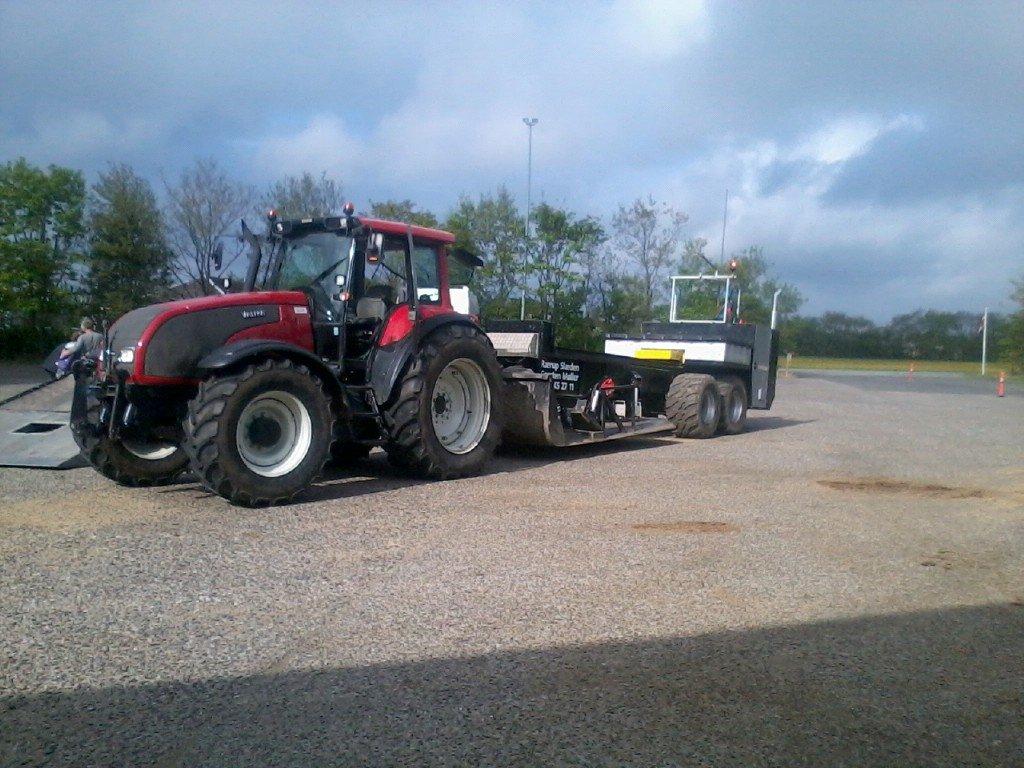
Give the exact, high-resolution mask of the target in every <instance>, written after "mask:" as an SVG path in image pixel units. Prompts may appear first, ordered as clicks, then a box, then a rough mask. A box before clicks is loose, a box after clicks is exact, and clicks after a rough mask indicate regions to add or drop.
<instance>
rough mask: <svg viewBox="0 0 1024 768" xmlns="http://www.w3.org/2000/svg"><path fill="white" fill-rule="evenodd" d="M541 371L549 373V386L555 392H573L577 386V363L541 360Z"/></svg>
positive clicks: (578, 371)
mask: <svg viewBox="0 0 1024 768" xmlns="http://www.w3.org/2000/svg"><path fill="white" fill-rule="evenodd" d="M540 369H541V372H542V373H550V374H551V388H552V389H553V390H555V391H556V392H575V391H576V390H577V389H578V388H579V381H580V366H579V363H573V362H568V361H566V360H541V361H540Z"/></svg>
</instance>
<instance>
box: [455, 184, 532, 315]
mask: <svg viewBox="0 0 1024 768" xmlns="http://www.w3.org/2000/svg"><path fill="white" fill-rule="evenodd" d="M445 229H448V230H450V231H451V232H453V233H455V237H456V245H458V246H460V247H462V248H466V249H468V250H470V251H472V252H473V253H476V254H477V255H478V256H480V258H481V259H483V262H484V266H483V267H481V268H480V269H478V270H477V274H476V277H475V279H474V283H473V285H474V291H475V293H476V294H477V296H478V297H479V299H480V311H481V314H483V316H484V317H489V318H510V317H516V318H517V317H519V297H518V293H519V291H520V290H523V289H524V288H525V286H526V283H527V279H528V277H529V265H528V260H527V255H526V240H525V232H524V224H523V217H522V216H521V215H520V213H519V209H518V208H517V207H516V203H515V199H514V198H513V197H512V195H511V193H509V191H508V189H506V188H505V187H499V188H498V192H497V194H495V195H489V194H488V195H481V196H480V197H479V198H478V199H477V200H475V201H474V200H472V199H470V198H469V197H465V196H463V197H462V198H460V199H459V204H458V206H457V207H456V208H455V210H454V211H452V212H451V213H450V214H449V215H448V219H447V221H446V222H445Z"/></svg>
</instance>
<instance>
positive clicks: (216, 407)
mask: <svg viewBox="0 0 1024 768" xmlns="http://www.w3.org/2000/svg"><path fill="white" fill-rule="evenodd" d="M274 369H279V370H294V371H295V372H296V373H299V374H301V375H303V376H308V377H309V379H310V380H311V381H313V382H315V383H316V385H317V387H318V388H319V390H320V392H321V393H322V394H324V392H323V384H322V383H321V381H320V379H319V377H317V376H313V375H312V374H311V373H310V371H309V369H308V368H307V367H306V366H304V365H301V364H296V363H293V362H292V361H291V360H288V359H283V360H275V359H270V358H268V359H266V360H263V361H261V362H259V363H256V364H250V365H247V366H245V367H244V368H241V369H239V370H237V371H235V372H233V373H227V374H222V375H219V376H216V377H211V378H208V379H206V380H205V381H203V382H201V383H200V384H199V391H198V392H197V393H196V396H195V397H194V398H193V399H192V400H190V401H189V404H188V415H187V417H186V418H185V425H184V432H185V441H184V444H185V450H186V451H187V452H188V455H189V460H190V463H191V465H192V469H193V470H194V471H195V473H196V475H197V476H198V477H199V482H200V483H202V485H203V487H204V488H206V490H208V491H210V492H211V493H216V494H217V495H219V496H223V497H224V498H225V499H227V500H228V501H230V502H231V503H232V504H238V505H241V506H247V507H261V506H268V505H277V504H284V503H286V502H288V501H290V500H291V499H292V498H293V497H294V496H295V495H297V494H298V493H300V492H301V491H302V490H303V489H301V488H300V489H297V490H295V491H294V492H292V493H290V494H287V495H283V496H273V497H271V496H258V495H253V494H250V493H248V492H246V491H244V490H242V489H239V488H236V487H235V485H234V484H232V482H231V480H230V478H229V477H228V475H227V473H226V472H225V471H224V469H223V467H222V466H221V463H220V449H219V447H218V446H217V435H218V432H219V427H220V424H219V421H218V420H219V418H220V415H221V414H222V413H223V412H224V408H225V407H226V406H227V402H228V399H229V398H230V397H231V396H232V395H233V394H234V393H235V392H236V391H237V389H238V387H239V386H240V385H241V384H242V383H243V382H245V381H247V380H249V379H251V378H252V377H253V376H255V375H256V374H257V373H263V372H268V371H271V370H274ZM324 397H326V394H324ZM332 433H333V425H332ZM329 457H330V451H327V452H326V454H325V458H324V462H323V463H322V464H321V465H320V467H319V468H318V469H317V471H316V472H315V474H314V476H313V480H316V478H317V477H319V476H320V475H321V474H322V473H323V470H324V466H325V465H326V463H327V458H329Z"/></svg>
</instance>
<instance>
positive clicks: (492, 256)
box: [0, 159, 1024, 365]
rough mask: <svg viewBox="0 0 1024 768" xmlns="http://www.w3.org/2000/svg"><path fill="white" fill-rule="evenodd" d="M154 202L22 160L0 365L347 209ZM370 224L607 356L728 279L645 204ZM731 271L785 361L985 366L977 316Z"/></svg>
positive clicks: (225, 187)
mask: <svg viewBox="0 0 1024 768" xmlns="http://www.w3.org/2000/svg"><path fill="white" fill-rule="evenodd" d="M160 191H161V192H162V196H161V198H158V196H157V193H156V191H155V190H154V188H153V186H152V185H151V184H150V182H149V181H147V180H146V179H144V178H142V177H140V176H139V175H138V174H136V173H135V171H134V170H133V169H132V168H131V167H129V166H128V165H125V164H113V165H111V166H109V167H108V168H107V169H106V170H105V171H104V172H102V173H100V174H99V176H98V179H97V180H96V182H95V183H94V184H93V185H92V186H91V187H87V185H86V183H85V179H84V176H83V175H82V173H80V172H78V171H75V170H73V169H68V168H61V167H58V166H50V167H49V168H46V169H43V168H38V167H35V166H33V165H31V164H29V163H28V162H26V161H25V160H24V159H19V160H16V161H12V162H9V163H7V164H6V165H3V166H0V357H12V356H18V355H37V354H40V353H43V352H45V351H46V350H48V349H49V348H50V347H52V346H53V344H55V343H57V342H58V341H60V340H62V339H63V338H64V337H65V336H66V335H67V333H68V332H69V330H70V327H71V326H72V325H74V324H75V323H76V318H77V317H78V316H80V315H91V316H94V317H96V318H97V319H100V320H107V321H109V320H113V319H116V317H118V316H119V315H121V314H123V313H124V312H126V311H128V310H130V309H132V308H134V307H138V306H142V305H145V304H148V303H152V302H154V301H162V300H168V299H174V298H182V297H188V296H197V295H205V294H210V293H213V292H214V291H215V290H216V288H215V287H214V286H215V282H216V280H219V279H221V278H222V277H224V276H234V277H236V278H237V277H239V276H241V275H244V273H245V268H246V266H247V260H246V257H245V247H244V244H243V242H242V240H241V238H240V237H239V236H238V235H239V223H240V220H241V219H243V218H246V219H247V220H248V221H249V222H251V223H252V225H253V228H254V229H258V227H259V225H261V224H262V222H263V221H264V213H265V211H266V209H267V208H275V209H276V210H277V211H278V213H279V215H280V216H282V217H284V218H295V217H302V216H323V215H327V214H331V213H337V212H339V211H340V209H341V206H342V205H343V203H344V198H343V194H342V187H341V184H340V183H339V182H338V181H336V180H335V179H332V178H330V177H329V176H327V174H326V173H323V174H321V175H319V176H315V175H313V174H309V173H304V174H302V175H299V176H289V177H285V178H282V179H280V180H278V181H276V182H274V183H273V184H271V185H270V186H269V187H267V188H265V189H262V190H261V189H257V188H254V187H252V186H251V185H246V184H243V183H241V182H239V181H237V180H234V179H232V178H231V177H230V176H229V175H228V174H227V173H226V172H225V171H224V170H223V169H222V168H221V167H220V166H219V165H218V164H217V163H216V162H215V161H214V160H198V161H196V162H194V163H193V164H192V165H191V166H189V167H188V168H186V169H185V170H183V171H182V172H181V173H180V174H179V175H178V176H177V177H175V178H173V179H167V178H164V179H162V180H161V189H160ZM369 213H370V214H371V215H373V216H376V217H380V218H388V219H394V220H398V221H403V222H408V223H412V224H419V225H423V226H429V227H441V228H444V229H447V230H449V231H452V232H454V233H455V235H456V238H457V241H458V244H459V245H460V246H462V247H465V248H468V249H469V250H471V251H473V252H475V253H477V254H478V255H480V256H481V257H482V259H483V260H484V266H483V267H482V268H481V269H479V270H477V274H476V275H475V276H474V278H473V289H474V292H475V293H476V294H477V296H478V297H479V299H480V306H481V314H482V315H483V317H484V318H485V319H487V318H515V317H519V316H520V314H521V313H522V314H525V315H526V316H527V317H531V318H543V319H550V320H552V321H554V323H555V327H556V332H557V335H558V339H557V340H558V343H559V344H561V345H564V346H571V347H578V348H583V349H600V348H601V345H602V340H603V338H604V335H605V334H606V333H617V332H635V331H636V330H638V328H639V325H640V323H642V322H644V321H648V320H664V319H667V314H668V303H669V295H668V293H669V281H668V277H669V276H670V275H672V274H699V273H709V272H711V271H712V268H715V269H718V270H720V271H722V272H723V273H725V272H726V271H727V269H728V267H727V264H720V263H717V262H716V261H715V259H714V258H713V257H711V256H709V255H708V253H707V245H708V243H707V241H705V240H703V239H701V238H686V237H684V233H685V226H686V224H687V221H688V219H687V215H686V214H685V213H684V212H683V211H680V210H678V209H676V208H675V207H673V206H671V205H669V204H667V203H664V202H661V201H658V200H655V199H654V198H653V197H650V196H647V197H639V198H637V199H635V200H633V201H631V202H628V203H624V204H621V205H619V206H618V207H617V208H616V210H615V211H614V212H612V214H611V215H610V216H608V217H607V218H602V217H598V216H594V215H579V214H577V213H575V212H573V211H570V210H567V209H565V208H561V207H558V206H555V205H551V204H548V203H541V204H540V205H537V206H535V207H534V209H533V210H532V211H531V213H530V232H527V231H526V216H525V212H524V211H522V210H521V209H520V208H519V206H518V204H517V203H516V200H515V198H514V197H513V196H512V194H511V193H510V192H509V191H508V189H507V188H505V187H499V188H498V189H497V190H496V191H495V192H491V193H485V194H481V195H478V196H476V197H470V196H466V195H464V196H462V197H461V198H460V199H459V201H458V203H457V204H456V205H455V207H454V208H453V209H452V210H451V211H449V212H448V213H447V215H445V216H444V217H443V218H442V217H439V216H438V215H436V214H434V213H433V212H431V211H428V210H424V209H421V208H419V207H418V206H417V204H416V203H414V202H413V201H411V200H385V201H377V202H372V201H371V203H370V205H369ZM734 260H735V261H734ZM733 261H734V263H735V264H736V265H737V266H736V267H735V269H734V270H733V273H734V274H735V275H736V278H737V283H738V284H739V286H740V288H741V289H742V312H741V315H742V317H743V319H744V320H745V321H746V322H767V321H768V319H769V316H770V313H771V307H772V298H773V295H774V293H775V292H776V291H777V290H778V291H780V295H779V303H778V309H779V316H780V320H781V322H780V330H781V336H782V348H783V351H791V352H794V353H796V354H801V355H821V356H831V357H910V358H934V359H949V360H969V359H977V357H978V356H979V355H980V344H981V341H980V336H979V335H978V333H977V323H978V319H979V318H978V316H977V315H973V314H970V313H964V312H936V311H932V310H928V311H924V310H921V311H917V312H914V313H911V314H908V315H901V316H899V317H896V318H894V319H893V320H892V322H890V323H888V324H886V325H882V326H879V325H876V324H874V323H872V322H871V321H870V320H867V319H865V318H859V317H850V316H848V315H844V314H841V313H835V312H829V313H825V314H823V315H822V316H820V317H803V316H800V315H798V314H797V312H798V311H799V309H800V307H801V306H802V304H803V302H804V299H803V297H802V296H801V295H800V293H799V291H798V290H797V289H796V288H795V287H794V286H792V285H790V284H788V283H785V282H782V281H780V280H779V279H778V278H777V277H775V276H774V275H773V274H772V270H771V264H770V263H769V261H768V259H767V258H766V256H765V253H764V250H763V249H762V248H761V247H759V246H756V245H751V246H749V247H747V248H745V249H743V250H740V251H736V252H733V253H730V254H729V257H728V258H727V259H726V262H727V263H728V262H733ZM459 279H462V278H460V276H458V275H455V276H454V280H459ZM1013 297H1014V300H1015V301H1016V302H1018V304H1019V305H1020V307H1021V309H1020V310H1019V311H1017V312H1016V313H1015V314H1013V315H1011V316H1008V317H999V316H994V317H993V318H992V322H991V323H990V331H991V338H992V341H993V347H992V349H993V350H994V351H1001V352H1002V353H1003V354H1004V355H1005V356H1006V357H1007V358H1008V360H1010V361H1011V362H1014V361H1015V362H1016V363H1017V364H1018V365H1024V359H1022V358H1024V283H1022V284H1019V285H1017V286H1016V290H1015V292H1014V294H1013Z"/></svg>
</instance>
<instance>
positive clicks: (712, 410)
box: [700, 387, 718, 424]
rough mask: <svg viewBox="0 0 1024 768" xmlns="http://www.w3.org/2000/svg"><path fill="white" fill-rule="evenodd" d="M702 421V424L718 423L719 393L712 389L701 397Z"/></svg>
mask: <svg viewBox="0 0 1024 768" xmlns="http://www.w3.org/2000/svg"><path fill="white" fill-rule="evenodd" d="M700 420H701V423H702V424H716V423H717V422H718V392H716V391H715V390H714V389H712V388H711V387H708V388H707V389H705V390H704V393H703V394H702V395H701V396H700Z"/></svg>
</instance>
